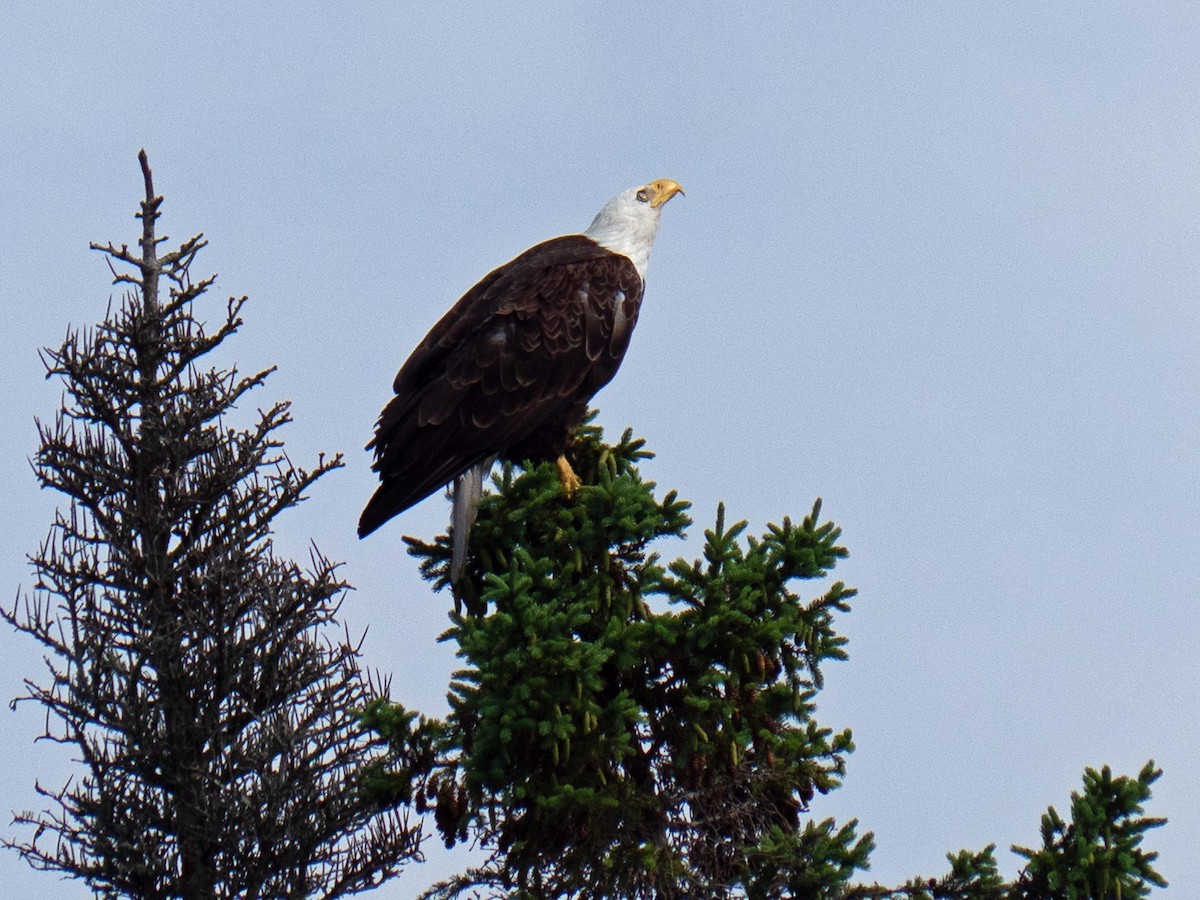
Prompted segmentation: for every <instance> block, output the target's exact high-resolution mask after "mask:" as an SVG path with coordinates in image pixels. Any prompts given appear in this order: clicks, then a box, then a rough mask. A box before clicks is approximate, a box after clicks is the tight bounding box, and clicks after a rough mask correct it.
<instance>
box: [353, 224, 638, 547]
mask: <svg viewBox="0 0 1200 900" xmlns="http://www.w3.org/2000/svg"><path fill="white" fill-rule="evenodd" d="M642 291H643V285H642V278H641V276H640V275H639V274H638V271H637V269H636V268H635V267H634V264H633V262H632V261H631V260H630V259H629V258H628V257H626V256H622V255H621V254H618V253H613V252H612V251H610V250H607V249H605V248H604V247H602V246H600V245H599V244H597V243H596V242H595V241H593V240H592V239H591V238H589V237H586V236H584V235H569V236H566V237H559V238H554V239H553V240H549V241H546V242H544V243H542V244H538V245H537V246H535V247H532V248H530V249H529V250H526V251H525V252H524V253H522V254H521V255H520V256H518V257H517V258H516V259H514V260H512V261H511V262H509V263H507V264H505V265H504V266H501V267H500V268H498V269H496V270H495V271H493V272H491V273H490V274H488V275H487V276H486V277H485V278H484V279H483V280H482V281H480V282H479V283H478V284H477V285H475V287H473V288H471V290H470V291H468V292H467V293H466V294H465V295H464V296H463V297H462V299H460V300H459V301H458V303H456V304H455V305H454V307H453V308H452V309H451V310H450V311H449V312H448V313H447V314H446V315H445V316H443V317H442V319H441V321H439V322H438V323H437V325H435V326H434V327H433V330H432V331H430V332H429V334H428V335H427V336H426V337H425V339H424V340H423V341H422V342H421V343H420V345H419V346H418V347H417V348H416V350H414V351H413V353H412V355H411V356H410V357H409V358H408V361H407V362H405V364H404V366H403V368H401V370H400V372H399V374H398V375H397V376H396V381H395V385H394V387H395V391H396V396H395V397H394V398H393V399H392V401H391V402H390V403H388V405H387V406H386V407H385V408H384V410H383V412H382V414H381V415H380V417H379V422H378V425H377V426H376V429H375V437H374V439H373V440H372V441H371V443H370V444H368V447H369V448H373V449H374V450H375V464H374V469H375V470H376V471H377V472H378V473H379V476H380V479H381V484H380V485H379V488H378V490H377V491H376V492H375V495H374V496H373V497H372V498H371V501H370V502H369V503H368V504H367V507H366V509H364V510H363V513H362V517H361V519H360V520H359V523H358V533H359V535H360V536H365V535H367V534H370V533H371V532H372V531H374V530H375V529H376V528H378V527H379V526H380V525H382V524H383V523H384V522H386V521H387V520H388V519H390V518H392V517H393V516H395V515H397V514H398V513H400V512H403V511H404V510H406V509H408V508H409V507H410V506H412V505H413V504H415V503H418V502H420V501H421V500H423V499H424V498H425V497H427V496H429V495H430V494H432V493H433V492H434V491H436V490H438V488H440V487H442V486H443V485H445V484H447V483H448V482H449V481H451V480H452V479H454V478H455V477H457V476H458V475H460V474H462V473H463V472H465V471H466V470H468V469H470V468H471V467H472V466H475V465H477V464H479V463H481V462H483V461H484V460H487V459H490V458H492V457H498V458H500V459H509V460H513V461H515V462H520V461H522V460H525V459H530V460H534V461H542V460H550V459H554V458H555V457H557V456H558V455H559V454H560V453H562V451H563V449H564V448H565V446H566V444H567V442H568V440H569V439H570V437H571V434H572V433H573V432H574V430H575V428H576V427H578V425H579V423H580V421H581V420H582V418H583V416H584V414H585V412H586V411H587V405H588V401H589V400H590V399H591V397H592V395H593V394H595V393H596V392H597V391H598V390H600V388H602V387H603V386H604V385H605V384H607V383H608V382H609V380H610V379H611V378H612V377H613V375H615V374H616V371H617V368H618V367H619V366H620V365H621V360H622V358H623V357H624V356H625V351H626V349H627V348H628V347H629V339H630V336H631V335H632V333H633V327H634V325H635V324H636V323H637V318H638V311H639V309H640V307H641V302H642Z"/></svg>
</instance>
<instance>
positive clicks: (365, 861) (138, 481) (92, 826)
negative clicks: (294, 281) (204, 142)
mask: <svg viewBox="0 0 1200 900" xmlns="http://www.w3.org/2000/svg"><path fill="white" fill-rule="evenodd" d="M139 159H140V161H141V165H142V172H143V177H144V184H145V200H144V201H143V202H142V204H141V212H140V214H139V218H140V219H141V220H142V237H141V240H140V248H141V249H140V253H135V252H132V251H130V250H129V249H128V247H127V246H125V245H122V246H121V247H119V248H118V247H116V246H114V245H112V244H108V245H106V246H103V247H101V246H98V245H93V248H94V249H98V250H100V251H102V252H103V253H104V254H105V255H106V257H107V258H108V260H109V261H110V263H109V264H110V267H111V268H112V269H113V274H114V276H115V283H117V284H121V285H128V286H130V288H131V290H130V291H129V292H128V293H127V294H126V295H125V297H124V300H123V302H122V304H121V305H120V308H119V309H117V310H115V311H110V313H109V315H108V316H107V317H106V318H105V319H104V321H102V322H101V323H100V324H99V325H98V326H96V327H95V328H94V329H91V330H88V331H84V332H80V331H71V332H69V333H68V335H67V337H66V339H65V341H64V342H63V344H62V346H61V347H60V348H59V349H57V350H52V351H47V353H46V357H45V359H46V363H47V369H48V372H49V375H50V376H52V377H56V378H59V379H61V380H62V383H63V385H64V389H65V400H64V405H63V407H62V409H61V410H60V411H59V413H58V415H57V416H56V418H55V420H54V422H53V424H51V425H48V426H43V425H39V431H40V436H41V446H40V448H39V450H38V452H37V456H36V458H35V461H34V469H35V472H36V474H37V477H38V479H39V481H40V482H41V484H42V485H43V486H44V487H49V488H53V489H55V490H57V491H60V492H61V493H62V494H64V495H65V496H66V498H67V500H68V506H67V507H66V509H65V510H60V511H59V513H58V514H57V515H56V518H55V521H54V524H53V527H52V528H51V531H50V534H49V537H48V538H47V539H46V541H45V542H44V543H43V544H42V546H41V548H40V550H39V551H38V552H37V553H36V554H35V555H34V556H33V557H32V563H33V567H34V570H35V572H36V575H37V584H36V588H35V590H34V593H33V594H32V596H29V597H27V598H26V599H25V602H24V603H23V604H18V605H16V606H15V607H14V608H13V609H11V610H6V611H5V612H4V616H5V618H6V619H7V620H8V621H9V622H10V623H12V624H13V625H15V626H16V627H17V628H18V629H19V630H20V631H22V632H25V633H26V634H28V635H31V636H32V637H34V638H35V639H37V640H38V641H39V642H41V644H42V645H43V647H44V648H45V650H46V651H47V653H46V661H47V667H48V672H47V673H46V674H45V676H44V680H38V679H35V678H30V679H28V680H27V681H26V687H27V695H26V696H25V697H23V698H21V699H25V700H32V701H34V702H36V703H39V704H42V705H43V706H45V708H46V710H47V730H46V732H45V734H44V735H43V737H44V738H45V739H47V740H52V741H57V742H62V743H66V744H70V745H73V746H74V748H75V750H76V751H77V753H78V754H79V759H80V762H81V763H82V766H83V777H82V778H73V779H72V780H71V781H69V782H68V783H67V784H66V785H65V786H63V787H61V788H58V789H53V790H51V789H46V788H43V787H41V786H40V785H39V786H38V790H39V792H40V794H41V795H42V796H43V797H45V798H46V799H47V800H48V801H49V803H50V804H51V807H50V808H49V809H46V810H43V811H29V812H24V813H21V814H19V815H18V816H17V823H18V824H20V825H26V826H30V827H32V828H33V829H34V831H33V834H32V836H30V837H28V838H27V839H25V840H16V839H8V840H6V841H5V844H6V845H7V846H8V847H10V848H13V849H16V850H17V851H19V852H20V853H21V855H22V856H23V857H24V858H25V859H26V860H27V861H28V862H29V863H30V864H31V865H33V866H34V867H37V868H41V869H48V870H56V871H59V872H61V873H64V874H67V875H70V876H74V877H77V878H80V879H83V880H84V881H86V882H87V884H88V885H89V886H90V887H91V888H92V889H94V890H95V891H96V893H97V894H99V895H102V896H111V897H115V896H128V897H139V898H144V897H184V898H201V897H204V898H212V897H234V896H237V897H264V898H265V897H271V898H275V897H337V896H342V895H345V894H349V893H354V892H357V891H360V890H363V889H365V888H368V887H371V886H373V885H375V884H377V883H378V882H379V881H381V880H382V879H383V878H385V877H386V876H388V875H389V874H391V873H392V872H394V871H395V870H396V868H397V867H398V866H400V865H401V864H403V863H404V862H405V861H406V860H409V859H412V858H413V857H414V856H416V855H417V852H418V841H419V832H418V831H417V829H415V828H411V827H409V826H408V824H407V823H406V821H405V818H404V816H403V815H401V814H399V813H397V812H394V811H392V812H381V811H379V810H377V809H374V808H371V807H368V806H366V805H364V804H363V802H362V800H361V797H360V795H359V790H358V785H359V782H360V780H361V773H362V767H363V766H364V765H365V764H366V763H367V762H368V761H369V760H370V759H371V758H372V757H373V756H375V755H377V749H378V748H377V745H378V744H379V740H378V738H376V737H374V736H373V735H371V734H370V733H369V732H367V731H366V730H365V729H364V728H363V726H362V724H361V722H360V721H359V720H358V719H357V718H356V717H355V715H354V713H353V711H354V710H355V709H356V708H361V707H362V706H363V705H364V704H365V703H366V702H367V701H368V700H369V699H370V697H371V696H373V694H374V691H373V690H372V689H371V688H370V685H369V684H368V680H367V678H366V677H365V676H364V674H363V672H362V670H361V669H360V667H359V663H358V651H357V647H356V646H355V645H353V644H351V643H349V642H348V640H346V639H338V638H339V634H338V632H337V631H336V627H331V626H335V625H336V623H335V615H336V612H337V608H338V604H339V602H340V598H341V596H342V595H343V593H344V590H345V587H346V586H345V584H344V582H343V581H342V580H341V578H340V577H339V576H338V573H337V566H335V565H334V564H333V563H331V562H330V561H329V560H327V559H325V558H324V557H323V556H321V555H320V554H319V553H317V552H316V551H315V550H314V551H313V554H312V559H311V564H310V566H309V568H308V569H307V570H305V569H302V568H301V567H300V566H298V565H297V564H296V563H293V562H290V561H288V560H285V559H280V558H279V557H277V556H276V555H275V553H274V551H273V549H272V541H271V529H272V526H273V523H274V521H275V518H276V517H277V516H278V515H279V514H280V513H281V512H283V511H284V510H285V509H287V508H289V507H291V506H293V505H295V504H296V503H297V502H299V501H300V500H301V498H302V496H303V494H304V492H305V491H307V490H308V488H309V487H310V486H311V485H312V484H313V483H314V482H315V481H316V480H317V479H318V478H320V477H321V476H323V475H325V474H326V473H328V472H329V471H330V470H332V469H334V468H336V467H338V466H340V465H341V461H340V458H333V459H323V458H322V459H320V460H319V461H318V463H317V465H316V466H315V467H314V468H312V469H311V470H304V469H301V468H297V467H295V466H293V465H292V464H291V462H290V461H289V460H288V459H287V457H286V455H285V454H284V452H283V450H282V444H281V443H280V440H279V438H278V434H277V433H278V431H279V429H280V428H281V427H282V426H283V425H284V424H285V423H287V422H288V421H289V413H288V405H287V404H286V403H276V404H274V405H272V406H270V407H268V408H267V409H265V410H261V411H259V413H258V415H257V418H256V420H255V421H253V423H252V424H250V425H249V426H248V427H244V428H235V427H234V426H233V425H232V424H231V423H230V421H229V417H231V416H232V414H233V411H234V407H235V405H236V404H238V403H239V402H240V401H243V400H244V399H245V397H246V395H247V393H248V392H250V391H251V390H252V389H254V388H256V387H258V386H259V385H261V384H262V383H263V381H264V380H265V379H266V377H267V376H268V375H269V374H270V370H267V371H263V372H259V373H258V374H255V375H251V376H242V375H240V374H239V373H238V372H237V371H236V370H220V369H207V370H206V369H203V368H201V366H202V364H203V362H204V359H205V357H206V356H207V355H208V354H209V353H211V352H212V351H213V350H215V349H216V348H217V347H218V346H220V345H221V344H222V343H223V342H224V341H225V340H226V339H227V338H229V337H230V336H231V335H233V334H234V333H235V332H236V331H237V329H238V327H239V326H240V324H241V319H240V318H239V314H240V311H241V309H242V305H243V303H244V301H245V298H242V299H240V300H235V299H231V300H230V301H229V303H228V305H227V307H226V309H225V310H224V318H223V321H221V322H220V324H219V326H218V327H217V328H216V329H215V330H213V331H211V332H209V331H208V330H206V328H205V326H204V324H203V323H202V321H201V320H200V319H199V318H197V317H196V314H195V310H194V307H195V305H196V303H197V301H199V300H201V299H202V297H203V296H204V294H205V292H206V290H207V289H208V288H209V287H210V286H211V284H212V279H211V278H208V279H202V280H199V281H193V280H192V278H191V275H190V267H191V265H192V262H193V260H194V259H195V257H196V254H197V253H198V252H199V251H200V249H201V248H203V247H204V245H205V241H204V240H203V239H202V236H199V235H197V236H196V237H193V238H191V239H190V240H187V241H184V242H183V243H182V244H181V245H180V246H179V247H178V248H177V249H175V250H172V251H170V252H167V253H160V252H159V245H160V244H161V243H163V242H164V241H166V240H167V239H166V238H165V237H159V236H157V235H156V227H155V226H156V221H157V219H158V216H159V207H160V204H161V202H162V198H161V197H158V196H156V194H155V192H154V186H153V181H152V177H151V172H150V168H149V166H148V164H147V162H146V157H145V154H144V153H142V154H141V155H140V156H139ZM124 266H131V267H132V271H130V270H127V269H123V267H124ZM119 267H120V268H122V269H123V270H122V271H118V268H119ZM163 288H166V289H167V290H166V291H165V293H166V296H163V293H164V291H163V290H162V289H163ZM251 418H253V417H251ZM331 634H332V637H331Z"/></svg>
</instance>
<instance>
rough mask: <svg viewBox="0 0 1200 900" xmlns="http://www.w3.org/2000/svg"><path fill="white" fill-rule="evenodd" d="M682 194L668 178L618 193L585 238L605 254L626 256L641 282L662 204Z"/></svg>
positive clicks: (597, 214) (594, 220)
mask: <svg viewBox="0 0 1200 900" xmlns="http://www.w3.org/2000/svg"><path fill="white" fill-rule="evenodd" d="M682 193H683V188H681V187H680V186H679V185H678V183H676V182H674V181H672V180H671V179H670V178H660V179H659V180H658V181H652V182H650V183H649V184H643V185H639V186H637V187H631V188H629V189H627V190H624V191H621V193H619V194H617V196H615V197H613V198H612V199H611V200H609V201H608V202H607V203H605V204H604V208H603V209H601V210H600V212H598V213H596V218H595V219H593V220H592V224H591V225H589V226H588V230H587V231H585V232H584V234H585V235H587V236H588V237H590V238H591V239H592V240H593V241H595V242H596V243H597V244H599V245H600V246H601V247H604V248H605V249H606V250H611V251H613V253H620V254H621V255H622V256H628V257H629V258H630V259H631V260H633V264H634V266H635V267H636V268H637V271H638V275H640V276H641V277H642V279H643V280H644V279H645V277H646V266H647V265H648V264H649V263H650V248H651V247H652V246H654V238H655V236H656V235H657V234H658V223H659V220H660V219H661V218H662V208H663V204H664V203H666V202H667V201H668V200H670V199H671V198H672V197H674V196H675V195H676V194H682Z"/></svg>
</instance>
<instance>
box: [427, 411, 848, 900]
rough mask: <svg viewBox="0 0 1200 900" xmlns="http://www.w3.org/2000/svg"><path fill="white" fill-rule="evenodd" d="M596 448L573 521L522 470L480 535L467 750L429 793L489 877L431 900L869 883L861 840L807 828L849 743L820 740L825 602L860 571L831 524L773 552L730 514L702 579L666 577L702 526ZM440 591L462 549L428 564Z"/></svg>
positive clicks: (461, 735) (715, 537) (688, 568)
mask: <svg viewBox="0 0 1200 900" xmlns="http://www.w3.org/2000/svg"><path fill="white" fill-rule="evenodd" d="M601 438H602V436H601V433H600V429H598V428H596V427H595V426H590V425H589V426H585V427H584V429H582V431H581V434H580V435H579V437H578V439H577V440H576V442H575V443H574V444H573V445H572V451H571V452H572V454H573V458H572V459H571V463H572V466H573V467H574V469H575V471H576V472H577V473H578V474H579V475H580V476H581V478H582V479H583V481H584V484H585V487H583V488H582V489H581V491H580V492H579V494H578V495H577V496H576V497H574V498H572V499H570V500H568V499H567V498H565V497H564V495H563V492H562V490H561V488H560V486H559V484H558V481H557V475H556V473H555V470H554V467H553V466H549V465H546V466H538V467H535V468H532V469H530V470H529V471H526V472H523V473H521V474H518V472H517V470H515V469H514V468H512V467H511V466H510V467H506V468H505V469H504V470H503V472H502V474H501V475H500V476H499V479H498V482H499V483H498V485H497V490H496V491H495V492H494V493H491V494H489V495H487V496H485V498H484V500H483V502H482V505H481V507H480V511H479V517H478V520H477V522H476V524H475V526H474V528H473V530H472V554H473V555H472V565H473V566H474V569H473V571H472V573H471V575H472V580H471V581H470V583H469V584H468V585H466V586H465V589H464V590H463V592H462V593H463V598H462V599H463V602H464V605H465V611H464V612H460V613H459V614H456V615H455V616H454V617H453V625H452V627H451V629H450V630H449V631H448V632H447V634H446V636H445V637H446V639H447V640H453V641H455V642H457V644H458V646H459V653H460V656H461V657H462V658H463V660H464V663H465V665H464V668H463V669H462V670H461V671H460V672H458V673H457V676H456V679H455V681H454V682H453V684H452V686H451V702H452V707H453V711H452V713H451V715H450V717H449V720H448V722H447V723H446V726H447V730H446V732H445V735H444V737H445V739H446V740H448V741H449V742H450V745H452V747H453V750H452V752H451V753H449V754H448V756H447V758H446V760H445V762H444V764H443V765H442V766H441V767H440V768H436V769H435V770H434V771H433V772H432V774H431V775H430V777H429V778H428V780H427V781H426V782H425V783H424V785H423V789H424V796H425V797H426V800H427V802H429V803H430V804H432V805H433V806H434V807H435V809H436V813H437V817H438V823H439V826H440V827H441V830H442V835H443V837H444V838H445V840H446V841H447V843H448V844H453V843H454V842H455V841H457V840H461V839H463V838H466V837H468V836H472V837H477V838H480V839H481V840H483V841H484V842H485V844H486V845H487V846H489V847H491V848H493V849H494V850H495V851H496V852H495V854H494V855H493V857H492V859H491V861H490V863H489V864H488V865H486V866H484V867H481V868H479V869H477V870H474V871H472V872H470V873H467V874H466V875H465V876H464V877H463V878H461V879H458V880H455V881H453V882H448V883H446V884H444V885H442V886H440V887H439V888H438V889H436V890H435V892H434V894H433V895H434V896H452V895H454V894H455V893H456V892H458V891H460V890H465V889H466V888H467V887H468V886H473V887H478V886H480V885H490V886H491V887H492V888H493V889H495V890H496V891H497V892H498V893H497V896H506V895H507V894H508V893H509V892H515V893H514V896H526V897H566V896H587V897H618V896H619V897H631V898H632V897H664V898H665V897H685V896H690V897H700V896H703V897H721V896H728V895H730V894H729V892H730V891H733V890H735V889H740V890H744V891H749V892H751V893H752V894H756V895H763V896H765V895H766V894H765V893H764V892H766V891H770V890H778V889H784V888H786V889H787V890H789V891H791V892H793V893H794V894H795V895H797V896H801V895H805V893H806V892H809V891H813V890H818V889H819V888H820V887H822V886H824V887H831V888H832V887H834V886H836V885H838V884H841V883H844V882H845V881H846V880H847V879H848V878H850V877H851V875H852V874H853V872H854V871H855V869H856V868H859V867H861V866H863V865H864V864H865V862H866V856H867V853H868V851H869V849H870V839H869V838H865V837H859V836H857V835H856V833H855V824H854V823H853V822H851V823H848V824H846V825H842V826H838V825H837V824H835V823H834V822H832V821H829V820H826V821H822V822H819V823H818V822H806V821H804V813H805V811H806V809H807V805H808V803H809V801H810V800H811V799H812V798H813V796H814V795H815V794H817V793H823V792H826V791H829V790H831V789H832V788H834V787H836V786H837V785H838V784H839V782H840V780H841V777H842V774H843V767H844V759H845V755H846V754H847V753H849V752H850V751H851V750H852V749H853V745H852V743H851V740H850V734H849V732H848V731H839V732H834V731H832V730H831V729H829V728H826V727H823V726H821V725H819V724H817V723H816V722H815V721H814V719H813V712H814V709H813V698H814V695H815V693H816V691H817V690H818V688H819V687H820V684H821V677H822V676H821V666H822V664H823V663H824V662H826V661H827V660H831V659H840V658H842V656H843V655H844V651H843V649H842V647H843V643H844V639H843V638H842V637H840V636H839V635H838V634H837V633H836V632H835V631H834V629H833V617H834V614H835V613H837V612H838V611H844V610H846V609H847V601H848V599H849V598H850V597H851V596H853V593H854V592H853V591H852V590H850V589H848V588H846V587H845V586H844V585H842V584H841V583H840V582H835V583H832V584H829V583H823V584H822V587H821V588H820V589H818V590H817V593H816V596H815V597H813V598H806V597H802V596H800V595H799V594H798V593H796V592H795V589H796V587H797V585H799V584H804V583H806V582H810V581H814V580H818V579H824V578H825V576H826V574H827V572H828V571H829V570H830V569H832V568H833V566H834V565H835V564H836V562H837V561H838V560H839V559H840V558H841V557H842V556H844V555H845V550H844V549H842V547H840V546H839V545H838V536H839V532H838V529H837V528H836V527H835V526H834V525H832V524H831V523H828V522H825V523H823V522H821V520H820V504H819V503H818V504H817V506H816V507H815V508H814V509H813V512H812V514H811V515H810V516H808V517H806V518H805V519H804V520H803V521H802V522H799V523H794V522H791V521H790V520H784V522H783V524H782V525H778V526H771V528H770V529H769V530H768V531H767V533H766V534H764V535H763V536H762V537H761V538H756V539H748V540H746V539H744V538H743V532H744V530H745V525H744V523H739V524H736V525H727V524H726V523H725V521H724V513H723V511H722V513H721V514H719V516H718V520H717V523H716V525H715V527H714V528H712V529H711V530H709V531H707V532H706V533H705V539H704V547H703V557H702V558H701V559H698V560H695V561H683V560H680V561H678V562H675V563H673V564H672V565H670V566H669V567H666V568H664V567H663V566H662V565H661V564H660V562H659V559H658V557H657V555H656V554H654V553H652V552H650V551H649V550H648V549H647V548H648V545H649V544H650V542H651V541H654V540H656V539H661V538H669V537H676V536H682V535H683V534H684V532H685V530H686V528H687V526H688V525H689V524H690V522H689V520H688V518H687V515H686V509H687V504H686V503H684V502H682V501H681V500H679V499H678V497H676V495H675V494H674V493H668V494H667V495H666V496H665V497H663V498H662V499H661V500H658V499H656V498H655V496H654V491H653V487H654V486H653V484H648V483H646V482H644V481H642V479H641V477H640V475H639V473H638V469H637V463H638V462H639V461H640V460H642V459H644V458H646V457H647V456H648V455H649V454H648V453H647V452H646V451H645V450H644V449H643V447H642V442H641V441H638V440H634V439H633V438H632V437H631V435H630V434H629V433H628V432H626V434H625V435H624V437H622V439H621V440H620V441H618V442H617V443H616V444H613V445H611V446H610V445H607V444H605V443H604V442H603V440H602V439H601ZM412 551H413V552H414V554H416V555H417V556H418V557H420V558H421V559H422V565H423V567H424V570H425V572H426V574H427V575H429V576H430V577H431V578H434V579H435V580H437V581H439V583H442V584H445V583H446V578H447V570H446V565H447V560H448V554H449V543H448V541H447V539H446V538H445V537H443V538H441V539H440V540H439V541H437V542H434V543H432V544H427V543H421V542H416V541H414V542H412Z"/></svg>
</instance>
